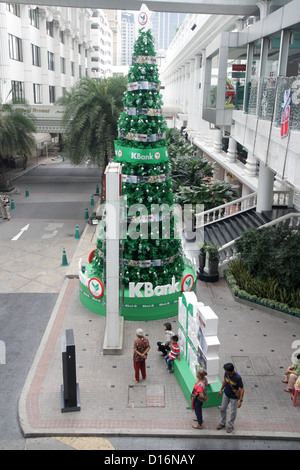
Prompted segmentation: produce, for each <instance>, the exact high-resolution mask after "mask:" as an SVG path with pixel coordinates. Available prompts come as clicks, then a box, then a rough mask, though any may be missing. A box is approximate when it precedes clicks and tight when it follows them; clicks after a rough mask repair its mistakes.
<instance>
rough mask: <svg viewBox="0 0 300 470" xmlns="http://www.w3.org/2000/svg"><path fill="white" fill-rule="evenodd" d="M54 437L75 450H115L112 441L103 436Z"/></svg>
mask: <svg viewBox="0 0 300 470" xmlns="http://www.w3.org/2000/svg"><path fill="white" fill-rule="evenodd" d="M54 439H56V440H57V441H60V442H63V443H64V444H66V445H68V446H69V447H72V448H73V449H75V450H115V449H114V447H113V445H112V444H111V442H110V441H109V440H108V439H104V438H103V437H84V436H79V437H68V436H57V437H55V438H54Z"/></svg>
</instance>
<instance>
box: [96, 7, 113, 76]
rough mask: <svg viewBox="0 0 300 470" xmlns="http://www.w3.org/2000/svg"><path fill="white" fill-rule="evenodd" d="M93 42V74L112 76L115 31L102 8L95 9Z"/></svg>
mask: <svg viewBox="0 0 300 470" xmlns="http://www.w3.org/2000/svg"><path fill="white" fill-rule="evenodd" d="M91 42H92V52H91V76H92V77H97V78H98V77H110V76H111V75H112V65H113V32H112V30H111V29H110V24H109V21H108V18H107V16H106V14H105V13H104V12H103V11H102V10H93V14H92V23H91Z"/></svg>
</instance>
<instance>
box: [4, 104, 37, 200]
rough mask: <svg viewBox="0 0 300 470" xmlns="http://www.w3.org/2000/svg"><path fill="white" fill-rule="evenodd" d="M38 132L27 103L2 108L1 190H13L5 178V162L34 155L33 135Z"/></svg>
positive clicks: (5, 105)
mask: <svg viewBox="0 0 300 470" xmlns="http://www.w3.org/2000/svg"><path fill="white" fill-rule="evenodd" d="M34 132H36V128H35V125H34V117H33V115H32V114H31V113H30V112H29V110H28V107H27V105H26V103H22V107H21V108H19V107H15V106H14V105H13V104H11V103H6V104H3V105H1V106H0V169H1V172H0V189H1V190H4V191H9V190H11V189H12V188H11V185H10V182H9V181H8V179H7V178H6V177H5V172H4V160H7V159H9V158H10V157H12V156H14V155H22V156H23V158H24V159H25V160H27V158H28V157H29V156H31V155H32V152H33V150H34V148H35V140H34V137H33V133H34Z"/></svg>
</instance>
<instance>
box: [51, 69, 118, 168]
mask: <svg viewBox="0 0 300 470" xmlns="http://www.w3.org/2000/svg"><path fill="white" fill-rule="evenodd" d="M126 83H127V81H126V79H125V78H124V77H112V78H109V79H96V80H94V79H91V78H88V77H85V78H82V79H81V80H80V81H79V82H78V83H77V84H76V85H75V86H74V87H73V88H72V89H71V91H70V92H67V93H66V95H65V96H64V97H63V98H61V99H59V100H58V104H62V105H63V106H64V107H65V113H64V117H63V120H64V124H65V126H66V132H65V152H66V154H67V155H68V157H69V158H70V160H71V162H72V163H74V164H81V163H84V162H86V161H88V160H89V161H90V162H91V163H93V164H96V165H98V166H99V167H100V166H102V167H104V166H105V164H106V163H107V161H108V157H110V156H113V155H114V140H115V139H116V137H117V121H118V118H119V115H120V112H121V109H122V98H123V93H124V91H125V89H126Z"/></svg>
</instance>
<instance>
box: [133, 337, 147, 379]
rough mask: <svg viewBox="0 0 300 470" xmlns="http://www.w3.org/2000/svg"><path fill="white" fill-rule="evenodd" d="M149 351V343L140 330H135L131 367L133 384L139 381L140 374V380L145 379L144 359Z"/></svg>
mask: <svg viewBox="0 0 300 470" xmlns="http://www.w3.org/2000/svg"><path fill="white" fill-rule="evenodd" d="M149 350H150V343H149V341H148V339H147V338H145V333H144V331H143V330H142V329H141V328H138V329H137V330H136V340H135V341H134V344H133V366H134V373H135V376H134V379H133V380H134V382H137V383H138V382H139V381H140V372H141V375H142V378H143V379H144V380H145V379H146V359H147V354H148V352H149Z"/></svg>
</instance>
